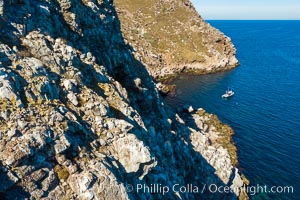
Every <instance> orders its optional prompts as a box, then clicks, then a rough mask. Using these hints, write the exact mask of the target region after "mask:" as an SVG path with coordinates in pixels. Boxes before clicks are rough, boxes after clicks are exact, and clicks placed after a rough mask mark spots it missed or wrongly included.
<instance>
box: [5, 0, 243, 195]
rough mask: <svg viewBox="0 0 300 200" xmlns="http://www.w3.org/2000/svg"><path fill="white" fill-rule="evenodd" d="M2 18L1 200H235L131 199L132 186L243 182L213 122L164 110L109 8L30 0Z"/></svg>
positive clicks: (69, 0)
mask: <svg viewBox="0 0 300 200" xmlns="http://www.w3.org/2000/svg"><path fill="white" fill-rule="evenodd" d="M4 11H5V13H4V18H1V20H2V21H1V29H0V32H1V35H0V199H26V198H28V199H45V200H46V199H49V200H50V199H51V200H52V199H53V200H54V199H162V198H164V199H165V198H166V199H199V198H201V197H202V198H210V199H216V198H223V199H234V198H237V196H241V194H240V193H239V192H237V193H231V194H228V195H225V196H224V194H212V193H209V192H208V191H206V192H205V193H204V194H201V193H197V194H194V193H180V192H177V193H176V192H171V191H170V192H169V193H167V194H165V195H164V196H162V194H161V193H140V192H139V193H138V192H137V191H136V186H137V184H145V185H146V186H150V185H151V184H162V185H165V186H170V187H171V186H172V185H174V184H179V185H182V186H184V185H187V184H194V185H199V186H201V185H202V184H204V183H214V184H217V185H228V186H231V187H238V188H239V189H241V188H242V187H244V185H245V184H244V182H243V181H242V179H241V176H240V174H239V172H238V169H237V168H236V166H235V164H236V163H235V161H234V157H236V153H235V151H230V150H228V146H226V142H225V143H224V142H223V143H222V142H220V141H224V140H222V138H227V139H228V138H230V136H231V135H230V136H229V137H227V136H226V137H225V136H224V134H223V133H222V130H223V129H222V127H223V125H220V124H221V123H220V122H219V121H217V120H216V119H214V118H213V116H211V115H209V114H206V113H205V112H204V111H202V110H194V109H189V108H188V110H187V111H188V112H185V113H179V114H176V113H174V112H172V111H171V110H170V109H169V108H168V107H167V106H165V105H164V103H163V101H162V99H161V97H160V95H159V92H158V89H157V88H156V84H155V83H154V82H153V80H152V78H151V76H150V75H149V73H148V71H147V70H146V68H145V66H144V65H143V63H141V62H140V61H139V60H137V59H136V58H135V56H134V53H133V49H132V47H131V46H130V45H128V44H127V43H126V42H125V41H124V38H123V36H122V32H121V29H120V22H119V19H118V14H117V12H116V10H115V6H114V4H113V2H112V1H78V0H58V1H33V0H32V1H26V2H24V3H21V4H11V5H5V9H4ZM211 120H213V122H214V123H212V121H211ZM216 121H217V122H216ZM220 127H221V129H220ZM226 130H227V129H226ZM229 140H230V139H229ZM230 152H231V153H230ZM231 154H232V155H231ZM128 185H129V186H132V187H133V188H129V189H132V190H128ZM245 198H246V197H245Z"/></svg>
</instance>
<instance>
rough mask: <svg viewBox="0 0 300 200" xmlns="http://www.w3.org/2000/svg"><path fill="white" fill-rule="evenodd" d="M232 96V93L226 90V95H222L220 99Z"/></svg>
mask: <svg viewBox="0 0 300 200" xmlns="http://www.w3.org/2000/svg"><path fill="white" fill-rule="evenodd" d="M233 95H234V92H233V91H232V90H229V89H228V90H226V93H225V94H223V95H222V98H228V97H231V96H233Z"/></svg>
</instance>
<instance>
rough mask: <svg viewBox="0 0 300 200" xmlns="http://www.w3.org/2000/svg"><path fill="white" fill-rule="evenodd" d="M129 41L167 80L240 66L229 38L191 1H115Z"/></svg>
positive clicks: (160, 77) (157, 76)
mask: <svg viewBox="0 0 300 200" xmlns="http://www.w3.org/2000/svg"><path fill="white" fill-rule="evenodd" d="M115 3H116V7H117V10H118V14H119V16H120V20H121V25H122V26H121V28H122V31H123V33H124V36H125V38H126V42H128V43H129V44H130V45H132V46H133V47H134V50H135V56H136V58H137V59H139V60H141V62H143V63H144V64H145V65H146V67H147V69H148V71H149V72H150V74H151V75H152V76H153V77H154V78H155V79H158V80H160V81H168V80H169V79H170V78H174V77H176V76H177V75H179V74H181V73H182V72H184V73H192V74H205V73H212V72H217V71H224V70H228V69H231V68H234V67H236V66H237V65H238V60H237V59H236V57H235V54H236V49H235V48H234V46H233V44H232V43H231V40H230V38H229V37H227V36H225V35H224V34H223V33H221V32H220V31H219V30H217V29H215V28H213V27H212V26H210V25H209V24H208V23H207V22H205V21H204V20H203V19H202V18H201V16H199V14H198V13H197V11H196V10H195V8H194V7H193V5H192V4H191V2H190V1H189V0H167V1H160V0H147V2H144V1H140V0H115Z"/></svg>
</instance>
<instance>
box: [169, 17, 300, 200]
mask: <svg viewBox="0 0 300 200" xmlns="http://www.w3.org/2000/svg"><path fill="white" fill-rule="evenodd" d="M209 23H210V24H212V25H213V26H214V27H216V28H218V29H219V30H221V31H222V32H224V33H225V34H226V35H228V36H229V37H231V39H232V41H233V43H234V45H235V47H236V48H237V58H238V59H239V61H240V63H241V65H240V66H239V67H238V68H236V69H234V70H232V71H229V72H223V73H217V74H211V75H203V76H182V77H180V78H179V79H178V80H176V81H175V84H176V85H177V95H176V96H175V97H172V96H169V97H167V98H166V101H167V103H169V104H170V105H171V106H172V107H174V108H176V107H177V106H182V105H183V104H191V105H193V106H194V107H203V108H205V109H206V110H207V111H208V112H211V113H214V114H217V115H218V116H219V118H220V119H221V120H222V121H223V122H225V123H228V124H229V125H231V126H232V127H233V129H234V130H235V133H236V134H235V136H234V142H235V143H236V145H237V147H238V156H239V161H240V163H239V167H240V169H241V170H242V172H243V173H244V174H245V175H246V177H247V178H248V179H249V180H250V182H251V185H252V186H255V185H257V184H260V185H267V186H268V187H271V186H293V188H294V193H293V194H286V193H285V194H282V193H275V194H273V193H268V194H265V193H260V194H257V195H254V196H250V197H251V199H278V200H279V199H300V21H209ZM227 87H231V88H233V90H234V92H235V95H234V96H233V97H232V98H230V99H228V100H225V99H222V98H221V95H222V94H223V93H224V92H225V90H226V89H227Z"/></svg>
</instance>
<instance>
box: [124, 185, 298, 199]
mask: <svg viewBox="0 0 300 200" xmlns="http://www.w3.org/2000/svg"><path fill="white" fill-rule="evenodd" d="M126 190H127V192H136V193H150V194H162V195H166V194H168V193H169V192H171V193H194V194H203V193H212V194H213V193H221V194H229V193H235V194H239V192H240V191H245V192H246V193H248V195H251V196H253V195H256V194H259V193H267V194H276V193H277V194H292V193H294V187H293V186H267V185H259V184H257V185H255V186H245V187H242V188H241V187H237V188H235V187H230V186H223V185H222V186H220V185H217V184H203V185H201V186H199V185H194V184H187V185H180V184H174V185H162V184H150V185H146V184H137V185H135V186H133V185H130V184H128V185H126Z"/></svg>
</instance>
